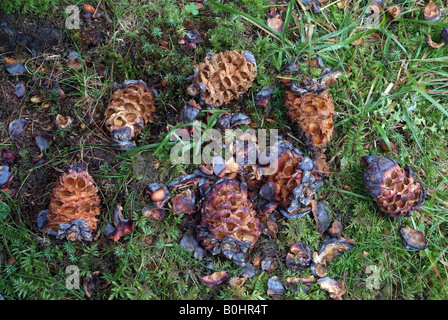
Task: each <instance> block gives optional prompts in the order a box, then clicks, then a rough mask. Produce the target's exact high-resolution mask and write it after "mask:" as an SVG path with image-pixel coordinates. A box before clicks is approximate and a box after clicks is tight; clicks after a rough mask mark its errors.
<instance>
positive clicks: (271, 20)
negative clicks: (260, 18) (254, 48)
mask: <svg viewBox="0 0 448 320" xmlns="http://www.w3.org/2000/svg"><path fill="white" fill-rule="evenodd" d="M266 24H267V25H268V26H269V27H271V28H272V29H274V30H275V31H277V32H278V33H282V31H283V26H284V25H285V10H278V9H277V8H271V9H270V10H269V11H268V13H267V14H266Z"/></svg>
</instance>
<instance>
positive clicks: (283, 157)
mask: <svg viewBox="0 0 448 320" xmlns="http://www.w3.org/2000/svg"><path fill="white" fill-rule="evenodd" d="M270 167H272V168H275V167H277V169H276V171H275V172H274V173H273V174H269V175H264V178H263V186H262V188H261V189H260V196H261V198H263V199H264V200H266V201H267V203H264V204H261V205H259V209H260V211H261V212H266V211H272V210H274V209H276V208H277V207H278V209H279V210H280V212H281V213H282V214H283V215H284V216H285V217H287V218H297V217H298V216H302V215H305V214H307V213H308V212H310V211H311V208H310V206H309V205H310V203H311V199H313V197H314V194H315V191H316V190H317V189H318V188H320V187H321V186H322V184H323V183H322V180H321V178H320V176H319V174H318V171H317V170H316V164H315V163H314V161H313V160H312V159H310V158H307V157H304V156H303V155H302V154H301V153H300V152H299V151H298V150H296V149H293V148H292V146H291V145H289V144H287V143H284V142H282V143H281V144H280V145H279V146H278V160H277V162H276V163H274V164H273V165H272V164H271V165H270Z"/></svg>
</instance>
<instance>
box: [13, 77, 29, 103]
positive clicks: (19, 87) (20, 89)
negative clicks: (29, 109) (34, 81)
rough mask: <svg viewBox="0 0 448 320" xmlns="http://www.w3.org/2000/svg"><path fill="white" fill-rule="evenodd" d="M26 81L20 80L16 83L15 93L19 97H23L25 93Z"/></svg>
mask: <svg viewBox="0 0 448 320" xmlns="http://www.w3.org/2000/svg"><path fill="white" fill-rule="evenodd" d="M25 91H26V89H25V82H23V81H20V82H19V83H17V84H16V87H15V89H14V94H15V96H16V97H17V98H19V99H22V98H23V96H24V95H25Z"/></svg>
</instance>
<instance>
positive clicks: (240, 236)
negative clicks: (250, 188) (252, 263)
mask: <svg viewBox="0 0 448 320" xmlns="http://www.w3.org/2000/svg"><path fill="white" fill-rule="evenodd" d="M255 215H256V212H255V210H253V209H252V203H251V201H250V200H249V199H248V195H247V186H246V183H245V182H240V181H239V180H236V179H232V178H224V179H221V180H219V181H218V182H216V184H215V185H214V186H213V187H212V189H211V190H210V192H209V193H208V194H206V196H205V201H204V203H203V206H202V220H201V223H200V225H199V230H198V240H200V242H201V243H202V245H203V246H204V248H205V249H207V250H210V251H211V252H212V254H220V253H222V254H223V255H224V256H226V257H227V258H228V259H231V260H233V261H234V262H235V263H237V264H239V265H242V264H244V260H245V257H246V252H247V250H248V249H249V248H252V247H253V246H254V245H255V244H256V242H257V240H258V237H259V236H260V234H261V224H260V221H259V220H258V218H256V217H255Z"/></svg>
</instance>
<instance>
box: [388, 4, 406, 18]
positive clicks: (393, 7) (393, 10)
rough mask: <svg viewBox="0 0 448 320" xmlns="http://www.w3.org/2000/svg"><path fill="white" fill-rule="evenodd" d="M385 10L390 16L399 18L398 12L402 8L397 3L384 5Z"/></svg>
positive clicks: (399, 12)
mask: <svg viewBox="0 0 448 320" xmlns="http://www.w3.org/2000/svg"><path fill="white" fill-rule="evenodd" d="M386 10H387V12H388V13H389V14H390V15H391V16H392V18H394V19H400V14H401V11H402V8H401V6H400V5H397V4H391V5H389V6H387V7H386Z"/></svg>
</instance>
